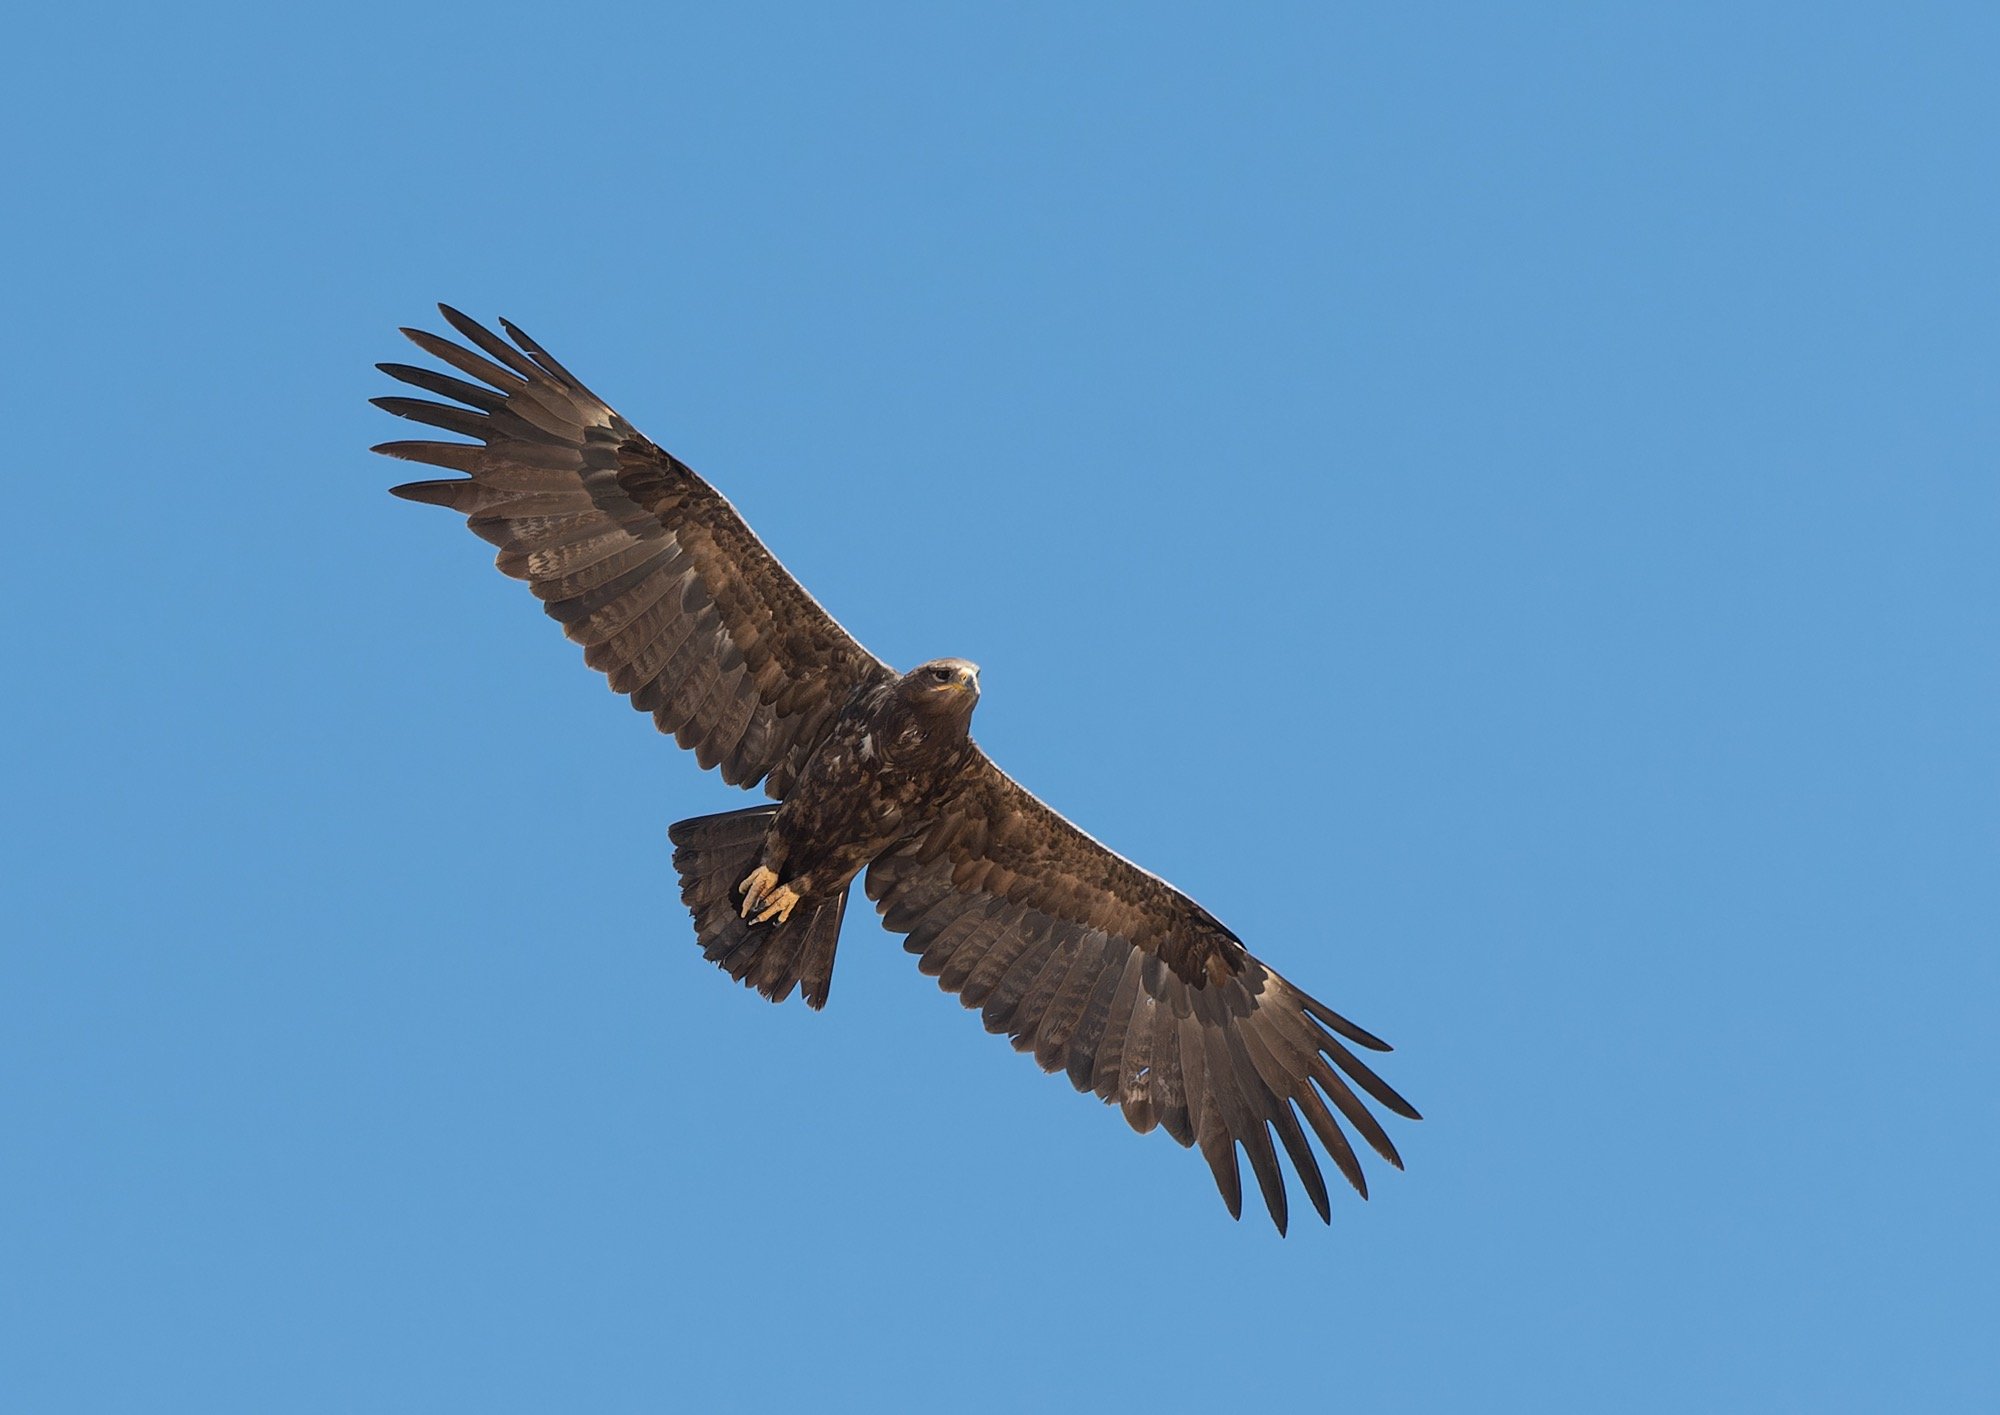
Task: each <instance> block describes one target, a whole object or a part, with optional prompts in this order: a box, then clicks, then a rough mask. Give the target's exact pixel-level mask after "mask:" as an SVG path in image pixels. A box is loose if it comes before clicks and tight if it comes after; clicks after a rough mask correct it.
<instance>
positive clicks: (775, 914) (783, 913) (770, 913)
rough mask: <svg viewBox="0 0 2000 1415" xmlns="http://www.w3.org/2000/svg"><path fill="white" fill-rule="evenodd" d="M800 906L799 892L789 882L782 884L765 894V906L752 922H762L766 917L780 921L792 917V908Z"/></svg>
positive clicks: (782, 921)
mask: <svg viewBox="0 0 2000 1415" xmlns="http://www.w3.org/2000/svg"><path fill="white" fill-rule="evenodd" d="M798 907H799V892H798V891H797V890H796V889H793V888H792V887H791V886H790V885H789V884H781V885H779V886H778V887H777V888H776V889H774V890H771V891H770V892H769V893H767V894H766V895H765V896H764V907H763V908H761V909H759V910H758V911H757V917H756V918H754V919H752V920H751V921H750V922H751V923H753V924H761V923H763V922H764V921H765V920H766V919H771V918H775V919H776V920H777V921H778V922H779V923H781V924H782V923H784V922H785V920H787V919H789V918H791V917H792V910H794V909H796V908H798Z"/></svg>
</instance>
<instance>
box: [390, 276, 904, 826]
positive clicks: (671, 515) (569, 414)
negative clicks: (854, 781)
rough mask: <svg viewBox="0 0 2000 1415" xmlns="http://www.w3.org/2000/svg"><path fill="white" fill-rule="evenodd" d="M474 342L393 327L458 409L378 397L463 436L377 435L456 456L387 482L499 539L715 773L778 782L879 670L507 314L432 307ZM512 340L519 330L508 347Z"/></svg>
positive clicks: (615, 680)
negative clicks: (436, 471)
mask: <svg viewBox="0 0 2000 1415" xmlns="http://www.w3.org/2000/svg"><path fill="white" fill-rule="evenodd" d="M438 308H439V309H440V310H441V311H442V312H443V314H444V317H445V318H446V319H447V320H449V321H450V322H451V325H452V327H453V328H454V329H456V330H457V331H458V332H459V333H460V334H461V335H463V336H464V337H465V339H466V340H467V341H468V342H469V343H471V344H473V345H475V346H476V347H477V348H478V349H479V350H481V351H483V355H482V353H475V352H474V351H473V350H472V349H468V348H465V347H463V346H462V345H458V344H454V343H452V342H451V341H450V340H448V339H442V338H439V337H438V336H437V335H435V334H427V333H425V332H424V331H422V330H417V329H405V330H404V331H403V333H404V334H406V335H408V336H409V338H410V340H411V342H412V343H414V344H416V346H417V347H418V348H420V349H422V350H423V351H424V352H426V353H428V354H431V355H433V356H435V357H436V358H439V359H441V360H443V361H444V362H445V363H447V364H449V365H451V366H452V367H453V368H455V369H457V370H458V371H459V372H461V373H464V374H467V375H469V376H470V377H472V378H475V379H478V380H479V382H478V383H468V382H466V381H465V380H463V379H459V378H454V377H452V376H450V375H448V374H443V373H438V372H434V371H432V370H430V369H422V368H413V367H411V366H409V365H407V364H382V365H379V367H380V368H381V369H382V371H383V372H384V373H387V374H389V375H391V376H392V377H394V378H398V379H401V380H402V381H403V382H404V383H408V384H412V385H414V386H415V387H418V388H422V389H424V390H426V391H428V392H431V393H437V394H442V395H443V396H444V397H447V398H451V399H455V400H456V401H457V402H458V403H462V404H465V405H466V406H465V407H457V406H453V405H452V404H446V403H433V402H429V401H427V400H425V399H420V398H377V399H375V400H374V401H375V403H376V405H377V406H378V407H380V408H383V409H385V410H386V411H388V412H391V413H394V414H396V415H397V416H398V417H405V418H411V419H414V420H415V421H417V422H420V423H428V424H430V425H431V426H432V427H439V428H443V429H445V430H446V431H447V432H455V433H462V434H464V435H465V436H467V437H474V438H477V439H479V444H478V445H473V444H469V443H463V442H385V443H383V444H382V445H381V446H379V447H377V448H375V450H376V451H377V452H382V453H386V454H388V455H389V456H391V457H401V458H403V459H405V460H407V461H411V462H428V463H430V464H431V465H433V466H439V467H447V468H450V469H451V470H453V471H458V472H465V473H468V474H469V476H468V477H465V478H452V479H450V480H444V481H420V482H411V483H410V484H409V485H407V486H399V487H396V488H395V493H396V495H398V496H401V497H405V498H407V499H409V500H411V501H425V502H429V503H431V504H432V505H436V506H448V507H450V508H451V509H452V510H454V511H460V512H463V513H464V514H465V517H466V519H467V521H468V523H469V524H470V525H471V527H472V529H473V530H474V531H475V532H477V533H478V534H479V535H481V536H483V537H484V538H485V539H487V540H489V541H491V542H492V543H493V544H495V545H497V546H498V547H500V555H499V559H498V562H497V563H498V564H499V566H500V569H501V570H502V571H503V572H505V573H506V574H509V575H512V576H513V577H514V578H515V579H517V580H526V581H527V582H528V585H529V587H530V588H532V589H533V590H534V592H535V594H536V595H537V596H538V597H539V598H540V599H541V600H542V602H543V607H544V608H545V609H547V611H548V613H549V614H550V616H551V617H553V618H555V619H557V620H560V621H561V622H562V625H563V632H564V633H566V634H567V635H569V637H570V638H571V639H573V640H575V641H576V642H577V643H579V644H581V645H583V650H584V658H585V660H586V661H587V662H589V664H590V665H591V667H593V668H597V669H600V670H601V671H603V672H604V673H605V674H606V675H607V676H608V677H609V678H610V680H611V686H612V687H613V688H614V689H616V690H617V691H618V692H621V693H625V694H627V695H629V696H630V697H631V699H632V706H634V707H635V708H638V709H640V710H641V711H645V712H650V713H652V714H653V718H654V720H655V721H656V722H658V723H659V725H660V730H661V731H663V732H670V733H672V734H673V736H674V739H675V740H676V741H677V742H679V743H680V744H681V745H682V746H683V747H690V748H692V749H693V750H694V753H695V756H696V757H697V758H698V759H699V760H700V762H701V764H702V765H703V766H704V767H711V766H719V767H721V768H722V776H723V779H724V780H725V781H728V782H730V783H732V784H734V785H739V786H754V785H755V784H756V783H757V782H758V781H759V780H763V781H764V784H765V790H766V791H768V792H769V793H770V794H771V795H772V796H773V797H782V796H783V795H784V794H785V792H786V790H787V789H789V787H790V785H791V782H792V780H793V779H794V778H795V777H796V776H797V774H798V772H799V770H800V768H802V767H803V766H804V765H805V763H806V760H807V759H808V758H809V757H810V756H811V755H812V751H813V748H814V747H815V746H817V745H818V743H819V740H820V738H821V737H822V736H823V735H824V733H825V731H826V728H827V726H828V724H829V723H830V722H831V721H832V719H833V716H834V715H835V714H836V713H837V712H839V710H840V708H841V706H842V705H843V704H845V703H846V701H847V700H848V698H849V696H850V695H851V694H852V693H853V692H854V690H855V689H856V688H857V687H860V686H862V685H863V684H866V683H872V682H875V681H878V680H881V679H886V678H889V677H892V676H893V675H892V674H891V673H890V671H889V669H888V668H887V666H886V665H884V664H883V663H882V662H881V660H879V659H877V658H876V657H875V656H874V655H873V654H871V653H869V652H868V651H867V650H866V649H864V648H862V647H861V645H860V644H858V643H856V642H855V641H854V639H853V637H852V636H851V635H849V634H848V632H847V631H846V630H845V629H843V628H841V627H840V625H839V624H838V623H836V622H835V621H834V619H833V617H832V616H831V615H829V614H828V613H827V612H826V611H825V610H824V609H821V608H820V607H819V605H818V603H817V602H815V601H814V599H813V598H812V596H811V595H809V594H807V593H806V591H805V589H804V588H803V587H802V586H801V585H800V584H799V583H798V581H796V580H794V579H793V578H792V577H791V576H790V575H789V574H788V573H786V571H785V568H784V566H782V565H780V564H779V563H778V561H777V558H776V557H775V556H773V555H772V554H771V552H770V551H768V550H766V549H765V548H764V545H763V542H761V541H759V540H758V539H757V537H756V536H755V535H753V534H752V533H751V531H750V528H749V527H748V526H746V525H745V524H744V523H743V519H742V517H740V516H738V515H737V514H736V511H735V508H733V507H732V506H730V504H729V503H728V502H727V501H725V500H724V499H723V498H722V497H721V496H720V495H719V494H718V493H717V492H716V491H715V489H714V488H713V487H711V486H709V484H708V483H707V482H705V481H703V480H702V479H701V478H700V477H698V476H696V475H695V474H694V473H693V472H692V471H690V470H689V469H688V468H687V467H686V466H685V465H684V464H682V463H681V462H680V461H679V460H678V459H676V458H674V457H673V456H670V455H669V454H668V453H666V452H663V451H661V450H660V449H659V448H658V447H656V446H654V445H653V443H652V442H650V441H648V440H647V439H646V438H645V437H643V436H641V435H640V433H639V432H638V430H637V429H635V428H634V427H633V426H632V425H631V424H630V423H628V422H626V421H625V419H624V418H622V417H620V416H619V415H618V414H617V413H615V412H613V411H612V410H611V409H610V408H609V407H607V406H605V404H604V402H603V400H602V399H600V398H598V397H597V396H596V395H595V394H594V393H592V392H591V391H590V390H589V389H587V388H585V387H584V386H583V384H582V383H580V382H579V381H578V380H577V379H576V377H575V376H574V375H572V374H571V373H570V372H569V371H568V370H567V369H565V368H564V367H563V366H562V365H561V364H559V363H557V362H556V361H555V360H554V359H552V358H550V357H549V356H548V354H547V353H545V352H544V351H543V350H542V348H541V346H539V345H538V344H536V343H535V341H534V340H532V339H530V338H528V337H527V336H526V335H525V334H523V333H522V332H521V331H520V330H518V329H516V328H515V327H514V326H513V325H511V324H508V323H507V322H506V321H505V320H502V321H501V325H502V327H504V328H505V329H506V331H507V333H508V334H509V335H510V336H512V338H513V340H514V345H513V346H510V345H509V344H508V343H507V342H506V341H505V340H503V339H501V338H500V337H499V336H498V335H496V334H494V333H493V332H492V331H490V330H488V329H485V328H484V327H482V326H481V325H479V324H478V323H477V322H475V321H473V320H471V319H468V318H467V317H466V316H464V315H462V314H460V313H459V312H458V311H457V310H454V309H452V308H451V307H450V306H448V305H440V306H439V307H438ZM515 346H518V347H515Z"/></svg>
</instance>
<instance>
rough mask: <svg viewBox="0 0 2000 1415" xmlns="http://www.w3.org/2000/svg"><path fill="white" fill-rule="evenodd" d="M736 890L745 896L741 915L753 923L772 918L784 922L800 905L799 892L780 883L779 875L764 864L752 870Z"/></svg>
mask: <svg viewBox="0 0 2000 1415" xmlns="http://www.w3.org/2000/svg"><path fill="white" fill-rule="evenodd" d="M736 892H737V893H738V894H740V895H742V896H743V911H742V915H741V917H743V918H745V919H749V920H750V922H751V923H753V924H761V923H763V922H764V921H765V920H766V919H770V918H776V919H777V921H778V922H779V923H781V924H782V923H784V922H785V920H787V919H789V918H791V917H792V910H794V909H796V908H798V907H799V892H798V891H797V890H796V889H793V888H792V887H791V886H790V885H789V884H779V883H778V877H777V875H776V874H774V873H772V872H771V871H770V870H767V869H765V868H764V867H763V866H762V865H759V866H758V867H757V868H756V869H754V870H752V871H750V874H749V877H748V878H746V879H745V880H744V881H743V883H741V884H739V885H737V886H736ZM753 911H754V917H753Z"/></svg>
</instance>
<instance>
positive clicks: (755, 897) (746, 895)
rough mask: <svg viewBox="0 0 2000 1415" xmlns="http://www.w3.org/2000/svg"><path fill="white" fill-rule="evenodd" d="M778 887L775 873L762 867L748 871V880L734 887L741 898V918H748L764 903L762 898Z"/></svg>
mask: <svg viewBox="0 0 2000 1415" xmlns="http://www.w3.org/2000/svg"><path fill="white" fill-rule="evenodd" d="M777 886H778V876H777V872H776V871H774V870H767V869H765V868H764V867H763V866H762V865H759V866H758V867H757V868H756V869H754V870H752V871H750V874H749V876H748V878H746V879H745V880H744V881H743V883H741V884H739V885H737V886H736V892H737V893H738V894H740V895H742V896H743V910H742V913H741V915H740V917H742V918H745V919H747V918H749V917H750V911H751V910H752V909H755V908H756V907H757V906H758V905H759V904H761V903H763V902H764V896H765V895H767V894H769V893H770V892H771V891H772V890H773V889H775V888H777Z"/></svg>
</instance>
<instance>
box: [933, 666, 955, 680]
mask: <svg viewBox="0 0 2000 1415" xmlns="http://www.w3.org/2000/svg"><path fill="white" fill-rule="evenodd" d="M931 681H932V682H933V683H949V682H950V681H951V670H950V669H949V668H933V669H932V670H931Z"/></svg>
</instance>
